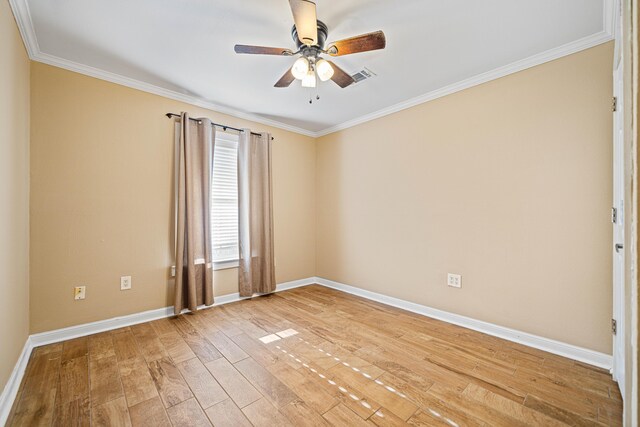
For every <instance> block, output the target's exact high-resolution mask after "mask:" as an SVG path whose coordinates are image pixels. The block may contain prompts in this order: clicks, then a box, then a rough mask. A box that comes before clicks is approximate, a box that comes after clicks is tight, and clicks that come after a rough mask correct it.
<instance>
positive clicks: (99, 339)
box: [88, 332, 116, 360]
mask: <svg viewBox="0 0 640 427" xmlns="http://www.w3.org/2000/svg"><path fill="white" fill-rule="evenodd" d="M88 339H89V359H91V360H93V359H100V358H103V357H111V356H115V355H116V352H115V349H114V348H113V338H112V335H111V333H110V332H102V333H100V334H95V335H91V336H89V337H88Z"/></svg>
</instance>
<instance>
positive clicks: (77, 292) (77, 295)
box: [73, 286, 87, 301]
mask: <svg viewBox="0 0 640 427" xmlns="http://www.w3.org/2000/svg"><path fill="white" fill-rule="evenodd" d="M86 294H87V287H86V286H76V287H75V288H73V299H75V300H76V301H77V300H81V299H85V296H86Z"/></svg>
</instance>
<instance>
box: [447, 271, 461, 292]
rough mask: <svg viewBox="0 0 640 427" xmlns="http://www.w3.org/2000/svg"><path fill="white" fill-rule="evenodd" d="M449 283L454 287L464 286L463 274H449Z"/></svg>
mask: <svg viewBox="0 0 640 427" xmlns="http://www.w3.org/2000/svg"><path fill="white" fill-rule="evenodd" d="M447 285H449V286H451V287H453V288H461V287H462V276H461V275H459V274H451V273H449V274H447Z"/></svg>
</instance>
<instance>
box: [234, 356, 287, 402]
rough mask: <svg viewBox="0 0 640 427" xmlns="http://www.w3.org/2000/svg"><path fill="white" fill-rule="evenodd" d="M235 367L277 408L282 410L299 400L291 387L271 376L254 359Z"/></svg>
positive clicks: (244, 361) (245, 360) (246, 360)
mask: <svg viewBox="0 0 640 427" xmlns="http://www.w3.org/2000/svg"><path fill="white" fill-rule="evenodd" d="M234 367H235V368H236V369H237V370H238V371H240V372H241V373H242V375H244V377H245V378H247V379H248V380H249V381H250V382H251V384H253V386H254V387H255V388H257V389H258V391H260V392H261V393H262V395H263V396H264V397H266V398H267V399H268V400H269V401H270V402H271V403H272V404H273V406H275V407H276V408H281V407H283V406H284V405H287V404H289V403H291V402H293V401H294V400H296V399H297V398H298V396H297V395H296V394H295V393H294V392H292V391H291V389H290V388H289V387H287V386H286V385H284V384H283V383H282V382H281V381H280V380H278V379H277V378H276V377H274V376H273V375H271V374H270V373H269V371H267V370H266V369H264V368H263V367H262V366H260V365H259V364H258V362H256V361H255V360H253V359H252V358H247V359H244V360H241V361H240V362H238V363H236V364H235V365H234Z"/></svg>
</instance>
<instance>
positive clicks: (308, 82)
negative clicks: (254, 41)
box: [234, 0, 386, 88]
mask: <svg viewBox="0 0 640 427" xmlns="http://www.w3.org/2000/svg"><path fill="white" fill-rule="evenodd" d="M289 5H290V6H291V11H292V12H293V21H294V23H295V25H294V26H293V28H292V29H291V36H292V37H293V40H294V42H295V43H296V48H297V51H295V52H294V51H292V50H291V49H284V48H277V47H264V46H249V45H242V44H237V45H235V48H234V50H235V52H236V53H245V54H253V55H278V56H295V55H300V57H299V58H298V59H297V60H296V61H295V62H294V64H293V66H292V67H291V68H290V69H289V70H287V72H286V73H285V74H284V75H283V76H282V77H281V78H280V80H278V81H277V82H276V84H275V85H274V86H275V87H289V86H290V85H291V83H293V81H294V80H295V79H298V80H301V81H302V86H303V87H316V75H317V77H318V78H320V80H322V81H327V80H329V79H331V80H333V81H334V82H335V83H336V84H337V85H338V86H340V87H342V88H345V87H347V86H349V85H350V84H352V83H354V82H355V80H354V79H353V77H351V76H350V75H349V74H348V73H347V72H345V71H344V70H343V69H342V68H340V67H338V66H337V65H336V64H334V63H333V62H331V61H329V60H326V59H323V58H321V55H330V56H344V55H351V54H352V53H359V52H367V51H370V50H377V49H384V48H385V46H386V39H385V36H384V33H383V32H382V31H375V32H373V33H368V34H363V35H360V36H356V37H350V38H348V39H344V40H339V41H337V42H332V43H329V44H328V47H327V48H326V49H325V42H326V40H327V35H328V28H327V26H326V25H325V24H324V23H323V22H322V21H318V20H317V18H316V4H315V2H313V1H311V0H289Z"/></svg>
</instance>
